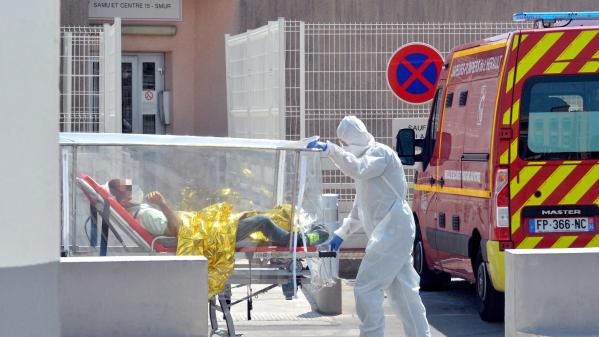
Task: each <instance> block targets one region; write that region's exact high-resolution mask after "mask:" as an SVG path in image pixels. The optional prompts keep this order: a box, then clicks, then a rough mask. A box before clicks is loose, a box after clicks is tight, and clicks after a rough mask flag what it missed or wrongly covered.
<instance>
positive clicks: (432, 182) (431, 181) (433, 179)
mask: <svg viewBox="0 0 599 337" xmlns="http://www.w3.org/2000/svg"><path fill="white" fill-rule="evenodd" d="M435 182H436V180H435V178H433V177H430V179H429V183H430V184H431V185H434V184H435Z"/></svg>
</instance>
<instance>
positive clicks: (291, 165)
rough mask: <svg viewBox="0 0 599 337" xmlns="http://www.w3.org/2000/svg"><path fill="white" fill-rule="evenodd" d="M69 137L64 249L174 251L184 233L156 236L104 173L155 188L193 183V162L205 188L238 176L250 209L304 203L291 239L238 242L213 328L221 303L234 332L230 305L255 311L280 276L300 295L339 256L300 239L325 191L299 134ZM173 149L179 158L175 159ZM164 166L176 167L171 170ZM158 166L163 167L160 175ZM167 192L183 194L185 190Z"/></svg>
mask: <svg viewBox="0 0 599 337" xmlns="http://www.w3.org/2000/svg"><path fill="white" fill-rule="evenodd" d="M60 140H61V148H62V179H63V181H62V186H63V193H62V194H63V203H62V204H63V210H62V211H63V212H62V215H63V217H62V218H63V240H62V246H63V247H62V249H63V251H64V255H68V256H81V255H84V256H93V255H139V254H175V252H176V247H177V239H176V238H174V237H168V236H158V237H155V236H153V235H152V234H151V233H149V232H148V231H147V230H146V229H145V228H144V227H142V226H141V225H140V223H139V222H138V221H137V219H136V218H135V217H133V216H132V215H131V214H129V212H128V211H127V210H126V209H125V208H124V207H123V206H121V205H120V203H119V202H118V201H117V200H116V199H115V198H114V197H113V196H112V195H111V194H110V193H109V191H108V190H107V189H106V188H105V186H104V185H102V184H101V183H100V182H102V183H103V182H104V181H106V180H107V179H109V178H111V177H119V176H120V177H124V176H133V177H135V178H136V179H137V180H138V181H140V180H141V181H143V182H145V183H146V184H148V185H152V186H151V187H148V190H150V188H154V187H156V189H160V190H163V189H165V188H167V189H168V188H169V187H171V186H177V185H178V184H180V183H181V182H183V183H187V177H188V176H189V175H190V173H189V172H191V174H192V177H196V176H197V177H200V178H198V179H196V181H195V184H196V185H201V187H202V189H207V186H208V187H211V188H213V189H214V188H215V187H218V186H221V185H222V186H234V187H235V189H236V191H237V193H238V196H237V199H238V200H250V203H248V202H247V201H243V202H238V204H236V205H235V206H236V208H240V209H243V208H244V207H245V209H248V205H250V206H252V207H256V208H258V209H260V208H262V209H265V208H266V209H267V208H270V207H272V206H273V205H276V204H280V203H281V202H283V203H285V202H287V203H289V204H292V205H293V209H294V210H296V212H297V214H295V216H294V217H293V219H294V220H293V221H297V223H294V224H292V225H293V226H294V227H293V228H296V230H294V231H291V232H292V234H293V235H291V238H290V242H289V244H288V245H287V246H275V245H272V244H267V243H264V242H260V244H256V242H252V240H247V239H246V240H244V241H241V242H238V244H237V245H236V249H235V266H234V270H233V273H232V274H231V276H230V277H229V279H228V281H227V285H226V287H225V290H224V291H223V292H221V293H219V294H217V295H216V296H213V297H212V298H211V299H210V318H211V323H212V327H213V329H214V330H215V329H217V328H218V325H217V320H216V316H217V315H216V310H217V309H218V310H220V311H222V313H223V315H224V318H225V322H226V323H227V329H228V332H229V335H230V336H234V324H233V321H232V318H231V315H230V313H229V308H230V307H231V306H232V305H235V304H238V303H243V302H245V303H246V304H247V315H248V319H251V309H252V299H253V298H254V297H255V296H256V295H259V294H261V293H263V292H266V291H269V290H271V289H273V288H276V287H278V286H279V285H280V286H282V289H283V294H284V296H285V298H286V299H291V298H293V297H294V296H295V293H296V292H297V289H298V287H300V286H302V285H304V284H308V283H312V284H314V280H315V278H314V272H315V269H317V268H313V267H312V266H313V263H314V261H322V260H324V259H325V258H327V259H328V260H331V259H330V257H333V256H334V255H335V254H334V253H331V252H326V251H319V247H314V246H308V247H296V246H295V245H294V244H292V243H294V242H296V239H297V235H301V233H302V232H301V230H299V229H301V228H300V227H299V225H300V223H301V222H302V221H303V222H306V221H314V220H315V219H316V221H320V220H318V215H319V214H320V210H319V209H318V207H319V206H318V200H319V199H318V198H319V197H320V196H321V195H322V188H321V185H320V183H321V179H322V177H321V169H320V166H318V165H319V161H320V160H319V155H318V153H310V151H305V150H304V149H302V148H299V147H298V145H297V144H296V142H286V141H274V142H273V143H271V142H269V141H260V140H258V141H256V140H235V139H228V138H225V139H215V138H208V139H205V138H203V137H176V136H168V137H166V136H140V135H136V136H131V137H129V136H128V135H98V134H94V135H91V134H61V137H60ZM173 144H175V145H176V146H173ZM190 154H192V155H193V156H192V155H190ZM163 157H164V158H166V159H164V160H163V159H162V158H163ZM213 157H214V158H213ZM140 158H142V159H144V161H143V162H142V160H140ZM148 158H149V160H148ZM157 158H158V159H157ZM173 158H175V161H178V162H179V163H180V165H178V166H173V165H170V164H171V162H172V161H173ZM179 158H182V159H179ZM198 158H199V159H198ZM206 158H208V159H209V160H206ZM239 158H243V159H244V160H247V163H246V162H243V161H240V160H239ZM161 160H163V161H164V164H163V162H161ZM148 161H150V162H151V165H150V164H148V163H147V162H148ZM152 161H153V162H152ZM156 162H158V163H159V165H156ZM190 163H191V164H190ZM186 165H187V166H186ZM156 167H158V169H157V168H156ZM188 167H192V168H193V169H192V170H190V169H188ZM262 168H265V169H262ZM165 169H168V170H172V171H173V172H174V173H173V172H166V173H165ZM260 170H262V171H260ZM302 171H303V173H302ZM156 172H160V174H161V176H159V178H156V176H158V175H157V174H156ZM148 177H149V178H148ZM161 177H164V178H163V179H164V181H161V180H160V179H161ZM184 178H185V179H184ZM246 179H248V180H249V181H247V182H246V181H245V180H246ZM271 180H272V181H271ZM173 181H174V182H173ZM210 184H212V186H211V185H210ZM265 190H266V192H265ZM256 191H258V192H259V193H257V192H256ZM168 192H169V195H170V196H171V197H172V196H175V197H176V196H177V191H174V192H173V191H168ZM267 192H268V193H267ZM183 199H185V198H183ZM183 201H185V200H183ZM252 202H253V203H252ZM180 204H181V203H180ZM269 206H270V207H269ZM249 209H252V208H249ZM297 210H301V211H302V212H304V213H305V214H303V213H302V214H300V213H299V211H297ZM302 216H303V217H309V220H305V219H301V217H302ZM82 224H83V225H82ZM296 226H297V227H296ZM320 249H321V250H322V247H320ZM311 263H312V265H311ZM308 267H310V268H308ZM253 286H256V288H257V289H258V290H257V291H255V290H254V288H253ZM232 287H247V289H248V291H247V296H245V297H243V298H239V299H232V298H231V288H232ZM217 302H218V303H219V304H220V308H218V306H217Z"/></svg>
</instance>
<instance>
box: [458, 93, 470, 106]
mask: <svg viewBox="0 0 599 337" xmlns="http://www.w3.org/2000/svg"><path fill="white" fill-rule="evenodd" d="M466 102H468V91H467V90H466V91H462V92H460V104H459V105H460V106H465V105H466Z"/></svg>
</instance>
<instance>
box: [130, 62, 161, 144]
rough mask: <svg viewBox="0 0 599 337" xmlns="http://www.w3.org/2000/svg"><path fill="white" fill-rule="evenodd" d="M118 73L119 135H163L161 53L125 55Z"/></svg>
mask: <svg viewBox="0 0 599 337" xmlns="http://www.w3.org/2000/svg"><path fill="white" fill-rule="evenodd" d="M121 72H122V113H123V121H122V132H123V133H143V134H164V133H165V125H164V117H163V116H162V109H161V108H160V104H161V103H162V102H161V100H160V96H161V95H162V92H163V91H164V54H124V55H123V57H122V64H121Z"/></svg>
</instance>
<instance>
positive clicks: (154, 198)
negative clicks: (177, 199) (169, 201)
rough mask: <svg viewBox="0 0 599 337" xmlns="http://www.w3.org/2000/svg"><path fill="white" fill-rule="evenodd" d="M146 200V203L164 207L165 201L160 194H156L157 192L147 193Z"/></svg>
mask: <svg viewBox="0 0 599 337" xmlns="http://www.w3.org/2000/svg"><path fill="white" fill-rule="evenodd" d="M146 199H147V200H148V202H150V203H152V204H156V205H158V206H163V205H166V199H164V197H163V196H162V194H160V192H158V191H153V192H150V193H148V195H147V196H146Z"/></svg>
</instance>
